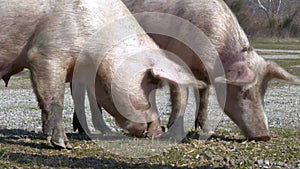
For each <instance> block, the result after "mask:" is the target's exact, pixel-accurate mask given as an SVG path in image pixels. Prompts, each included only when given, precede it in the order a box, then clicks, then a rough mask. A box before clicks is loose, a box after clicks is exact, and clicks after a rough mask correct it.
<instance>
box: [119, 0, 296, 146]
mask: <svg viewBox="0 0 300 169" xmlns="http://www.w3.org/2000/svg"><path fill="white" fill-rule="evenodd" d="M123 2H124V4H125V5H126V6H127V7H128V9H129V10H130V11H131V12H132V13H133V14H135V13H141V12H160V13H167V14H171V15H174V16H177V17H180V18H183V19H185V20H187V21H189V22H191V23H192V24H194V25H195V26H197V27H198V28H199V29H200V30H202V31H203V32H204V33H205V35H206V36H207V37H208V39H209V40H210V42H211V43H212V45H213V46H214V47H215V49H216V50H217V52H218V55H219V58H220V60H221V62H222V65H223V68H224V71H225V75H220V74H217V73H216V74H214V75H213V76H214V77H213V79H214V80H213V81H209V78H208V76H209V74H208V71H207V70H205V67H204V65H213V64H214V63H213V62H207V61H203V60H199V58H200V57H198V56H196V54H195V53H194V52H193V51H191V50H190V49H189V48H188V47H186V46H185V45H183V43H180V42H178V41H176V40H175V39H172V38H166V37H164V36H161V35H155V34H154V35H153V36H152V38H153V39H154V41H155V42H156V43H157V44H158V45H159V46H160V47H161V48H162V49H165V50H167V51H170V52H173V53H175V54H176V55H177V56H178V57H180V58H181V59H182V60H184V61H185V62H186V64H187V65H188V66H189V67H190V68H191V70H192V71H193V73H194V75H195V76H196V78H197V79H198V80H202V81H204V82H205V83H206V84H208V85H207V88H203V89H199V95H200V102H199V103H198V104H199V106H200V107H199V111H198V112H197V113H196V120H195V127H196V128H198V127H201V128H202V129H204V131H206V132H207V131H209V127H206V126H207V125H205V122H206V121H207V115H208V111H207V108H208V96H209V88H210V85H213V86H214V87H215V88H216V91H217V98H218V101H219V103H220V105H224V112H225V114H226V115H228V116H229V117H230V119H232V120H233V121H234V123H235V124H237V126H238V127H239V128H240V129H241V131H242V132H243V134H244V135H245V136H246V137H247V138H249V139H251V140H258V141H259V140H269V139H270V134H269V129H268V122H267V117H266V115H265V112H264V109H263V102H264V95H265V92H266V90H267V86H268V83H269V82H270V81H271V80H283V81H287V82H291V83H299V79H298V78H297V77H295V76H293V75H291V74H290V73H288V72H287V71H286V70H284V69H283V68H282V67H280V66H279V65H277V64H276V63H273V62H270V61H265V60H264V59H263V58H262V57H260V56H259V55H258V54H257V53H256V52H255V50H254V49H253V48H252V47H251V45H250V43H249V41H248V38H247V36H246V34H245V32H244V31H243V29H242V28H241V27H240V25H239V23H238V21H237V19H236V17H235V15H234V14H233V13H232V12H231V10H230V9H229V7H228V6H227V5H226V4H225V2H224V1H223V0H210V1H206V0H184V1H180V0H172V1H168V0H165V1H158V0H123ZM137 20H138V21H139V23H140V24H141V26H142V27H143V28H144V29H145V31H146V32H147V28H146V27H147V20H146V19H145V18H143V17H140V18H138V17H137ZM148 24H149V23H148ZM169 28H170V29H172V25H170V27H169ZM167 29H168V28H167ZM199 48H201V46H199ZM202 57H204V58H205V57H206V56H202ZM215 70H217V67H215ZM224 84H226V93H227V95H226V96H225V97H226V100H223V99H222V98H223V92H221V91H220V90H218V89H220V86H221V85H224ZM173 90H174V89H173ZM171 93H173V96H172V97H173V99H172V100H173V106H174V105H175V106H176V105H178V104H176V101H178V99H176V98H178V96H177V95H176V92H171ZM174 102H175V103H174ZM173 110H174V109H173ZM172 114H173V115H174V114H176V113H172ZM170 119H172V118H170ZM172 123H173V122H172V120H171V121H169V125H170V124H172Z"/></svg>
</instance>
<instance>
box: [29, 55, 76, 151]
mask: <svg viewBox="0 0 300 169" xmlns="http://www.w3.org/2000/svg"><path fill="white" fill-rule="evenodd" d="M29 58H31V59H30V70H31V71H30V72H31V81H32V84H33V88H34V91H35V94H36V96H37V100H38V102H39V106H40V108H41V110H42V125H43V126H42V127H43V133H44V134H46V136H47V140H48V141H50V142H51V143H52V145H53V146H54V147H56V148H69V149H71V148H72V147H71V145H70V143H69V141H68V138H67V136H66V134H65V132H64V128H63V121H62V118H63V117H62V112H63V101H64V91H65V77H66V71H65V70H64V69H63V66H62V65H61V63H60V62H55V61H47V60H43V59H46V58H47V57H46V56H43V55H42V54H40V53H39V52H38V51H37V50H36V51H32V52H30V54H29ZM47 59H49V58H47Z"/></svg>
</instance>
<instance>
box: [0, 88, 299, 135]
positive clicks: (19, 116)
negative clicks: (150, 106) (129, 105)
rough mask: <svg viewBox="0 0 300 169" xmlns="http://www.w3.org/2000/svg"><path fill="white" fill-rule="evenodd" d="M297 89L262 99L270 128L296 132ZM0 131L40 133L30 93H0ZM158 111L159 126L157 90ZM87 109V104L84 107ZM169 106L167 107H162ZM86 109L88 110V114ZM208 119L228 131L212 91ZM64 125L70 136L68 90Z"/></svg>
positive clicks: (273, 91) (164, 98) (162, 93)
mask: <svg viewBox="0 0 300 169" xmlns="http://www.w3.org/2000/svg"><path fill="white" fill-rule="evenodd" d="M299 91H300V86H297V85H281V84H279V85H274V84H273V85H271V86H270V88H269V89H268V92H267V94H266V96H265V112H266V114H267V117H268V120H269V126H270V128H280V127H284V128H289V127H291V128H299V120H300V118H299V116H300V114H299V112H300V92H299ZM0 94H1V96H2V97H1V98H0V112H1V113H0V122H1V124H0V128H7V129H26V130H28V131H36V132H39V131H41V113H40V110H39V108H38V106H37V105H38V104H37V102H36V98H35V96H34V93H33V91H32V89H9V90H0ZM157 95H158V108H159V111H160V115H161V119H162V123H166V122H167V119H168V116H169V113H170V106H169V105H170V102H169V96H168V90H167V87H164V88H163V89H161V90H159V91H158V93H157ZM194 102H195V100H194V98H193V97H192V96H191V97H190V98H189V104H188V111H187V112H186V115H185V125H186V128H192V127H193V121H194V112H195V104H194ZM86 105H88V104H86ZM165 105H168V106H165ZM88 109H89V108H88V107H87V110H86V111H87V112H88V111H89V110H88ZM209 113H210V117H209V118H210V119H213V120H214V125H218V126H219V127H224V128H228V126H233V125H234V124H233V122H231V120H230V119H229V118H228V117H227V116H225V115H224V113H222V111H221V110H220V108H219V106H218V104H217V102H216V98H215V94H214V92H213V90H212V95H211V97H210V105H209ZM63 116H64V122H65V127H66V131H67V132H72V124H71V122H72V117H73V102H72V98H71V96H70V90H69V88H67V90H66V94H65V108H64V113H63ZM105 119H106V121H107V122H108V125H109V126H110V127H112V128H115V130H119V129H118V128H117V127H116V126H115V124H114V123H113V119H112V118H111V117H110V116H109V115H107V114H105Z"/></svg>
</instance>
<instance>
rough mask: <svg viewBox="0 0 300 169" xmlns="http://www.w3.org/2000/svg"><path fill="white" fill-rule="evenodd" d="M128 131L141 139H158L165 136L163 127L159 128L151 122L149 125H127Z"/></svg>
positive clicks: (132, 123) (131, 123)
mask: <svg viewBox="0 0 300 169" xmlns="http://www.w3.org/2000/svg"><path fill="white" fill-rule="evenodd" d="M126 129H127V130H128V132H129V133H130V134H132V135H134V136H135V137H139V138H144V137H154V138H157V137H160V136H161V135H162V134H163V130H162V128H161V126H159V125H158V124H156V123H155V122H151V123H148V124H147V123H134V122H130V124H129V125H127V127H126Z"/></svg>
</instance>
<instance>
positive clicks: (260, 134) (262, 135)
mask: <svg viewBox="0 0 300 169" xmlns="http://www.w3.org/2000/svg"><path fill="white" fill-rule="evenodd" d="M244 135H245V136H246V137H247V138H248V139H249V140H254V141H268V140H270V139H271V136H270V134H269V130H267V129H262V130H260V131H256V132H254V133H253V132H247V133H244Z"/></svg>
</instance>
